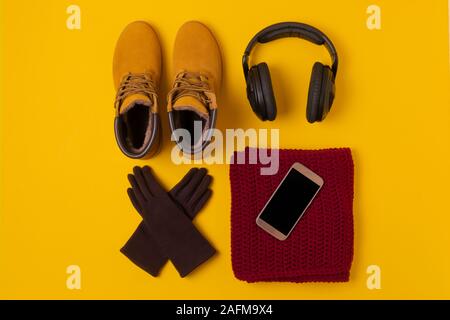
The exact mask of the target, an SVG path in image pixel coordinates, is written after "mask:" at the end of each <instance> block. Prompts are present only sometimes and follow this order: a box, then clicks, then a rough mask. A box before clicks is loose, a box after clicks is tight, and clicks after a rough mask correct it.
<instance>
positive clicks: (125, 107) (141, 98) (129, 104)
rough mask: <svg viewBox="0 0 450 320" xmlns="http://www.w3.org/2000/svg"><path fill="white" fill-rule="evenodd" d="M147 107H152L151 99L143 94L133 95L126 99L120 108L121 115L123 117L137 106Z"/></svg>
mask: <svg viewBox="0 0 450 320" xmlns="http://www.w3.org/2000/svg"><path fill="white" fill-rule="evenodd" d="M138 104H140V105H145V106H148V107H151V106H152V102H151V100H150V98H149V97H147V96H146V95H143V94H139V93H136V94H132V95H130V96H128V97H126V98H125V99H124V100H123V102H122V104H121V107H120V114H121V115H123V114H125V113H127V112H128V111H130V110H131V109H133V108H134V107H135V106H136V105H138Z"/></svg>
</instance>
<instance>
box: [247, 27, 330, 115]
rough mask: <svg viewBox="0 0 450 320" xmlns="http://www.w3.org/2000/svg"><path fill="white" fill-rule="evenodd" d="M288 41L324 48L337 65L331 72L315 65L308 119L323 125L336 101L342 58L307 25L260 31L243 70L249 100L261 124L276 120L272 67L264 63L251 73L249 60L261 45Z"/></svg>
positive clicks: (324, 38) (321, 33) (323, 66)
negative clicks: (337, 78)
mask: <svg viewBox="0 0 450 320" xmlns="http://www.w3.org/2000/svg"><path fill="white" fill-rule="evenodd" d="M286 37H297V38H301V39H305V40H307V41H310V42H312V43H314V44H317V45H324V46H325V47H326V48H327V50H328V52H329V53H330V55H331V58H332V61H333V64H332V66H331V68H330V67H329V66H325V65H323V64H322V63H320V62H316V63H315V64H314V67H313V70H312V74H311V81H310V84H309V93H308V106H307V110H306V117H307V119H308V122H310V123H314V122H317V121H322V120H324V119H325V117H326V116H327V114H328V112H329V111H330V109H331V105H332V104H333V100H334V95H335V83H334V82H335V79H336V73H337V69H338V56H337V52H336V48H335V47H334V45H333V43H332V42H331V40H330V39H329V38H328V37H327V36H326V35H325V34H324V33H323V32H321V31H320V30H318V29H316V28H314V27H312V26H310V25H307V24H303V23H298V22H282V23H277V24H274V25H272V26H269V27H267V28H265V29H264V30H262V31H260V32H259V33H258V34H257V35H256V36H255V37H254V38H253V39H252V40H251V41H250V43H249V44H248V46H247V49H246V50H245V53H244V57H243V59H242V66H243V68H244V74H245V80H246V82H247V97H248V100H249V102H250V105H251V106H252V109H253V111H254V112H255V114H256V115H257V116H258V117H259V118H260V119H261V120H263V121H266V120H269V121H273V120H275V118H276V116H277V104H276V101H275V95H274V93H273V88H272V80H271V78H270V72H269V67H268V66H267V64H266V63H265V62H263V63H260V64H258V65H256V66H252V67H251V68H250V69H249V66H248V60H249V57H250V53H251V51H252V49H253V48H254V46H255V45H256V44H257V43H267V42H270V41H273V40H277V39H281V38H286Z"/></svg>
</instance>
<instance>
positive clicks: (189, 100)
mask: <svg viewBox="0 0 450 320" xmlns="http://www.w3.org/2000/svg"><path fill="white" fill-rule="evenodd" d="M173 109H174V110H177V111H186V110H188V111H193V112H195V113H196V114H198V115H199V116H200V117H202V118H203V119H206V120H207V119H209V112H208V109H207V108H206V106H205V105H204V104H203V103H202V102H201V101H200V100H198V99H197V98H195V97H192V96H184V97H181V98H179V99H178V100H177V101H176V102H175V104H174V105H173Z"/></svg>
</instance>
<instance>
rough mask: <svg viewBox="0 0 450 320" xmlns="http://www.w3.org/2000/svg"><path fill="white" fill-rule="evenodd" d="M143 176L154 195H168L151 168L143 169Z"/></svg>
mask: <svg viewBox="0 0 450 320" xmlns="http://www.w3.org/2000/svg"><path fill="white" fill-rule="evenodd" d="M142 174H143V175H144V179H145V181H146V182H147V186H148V188H149V189H150V192H151V193H152V194H153V195H155V196H161V195H163V194H166V191H165V190H164V189H163V188H162V187H161V185H160V184H159V183H158V181H157V180H156V178H155V176H154V175H153V173H152V170H151V169H150V167H149V166H145V167H144V168H143V169H142Z"/></svg>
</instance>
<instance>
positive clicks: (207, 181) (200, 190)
mask: <svg viewBox="0 0 450 320" xmlns="http://www.w3.org/2000/svg"><path fill="white" fill-rule="evenodd" d="M211 182H212V177H211V176H210V175H206V176H205V177H203V179H202V181H201V182H200V184H199V185H198V187H197V189H195V190H193V192H194V194H193V195H192V196H191V198H190V199H189V203H190V204H195V203H197V201H198V200H199V199H200V197H201V196H202V195H203V194H204V193H205V191H206V190H208V188H209V186H210V185H211Z"/></svg>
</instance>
